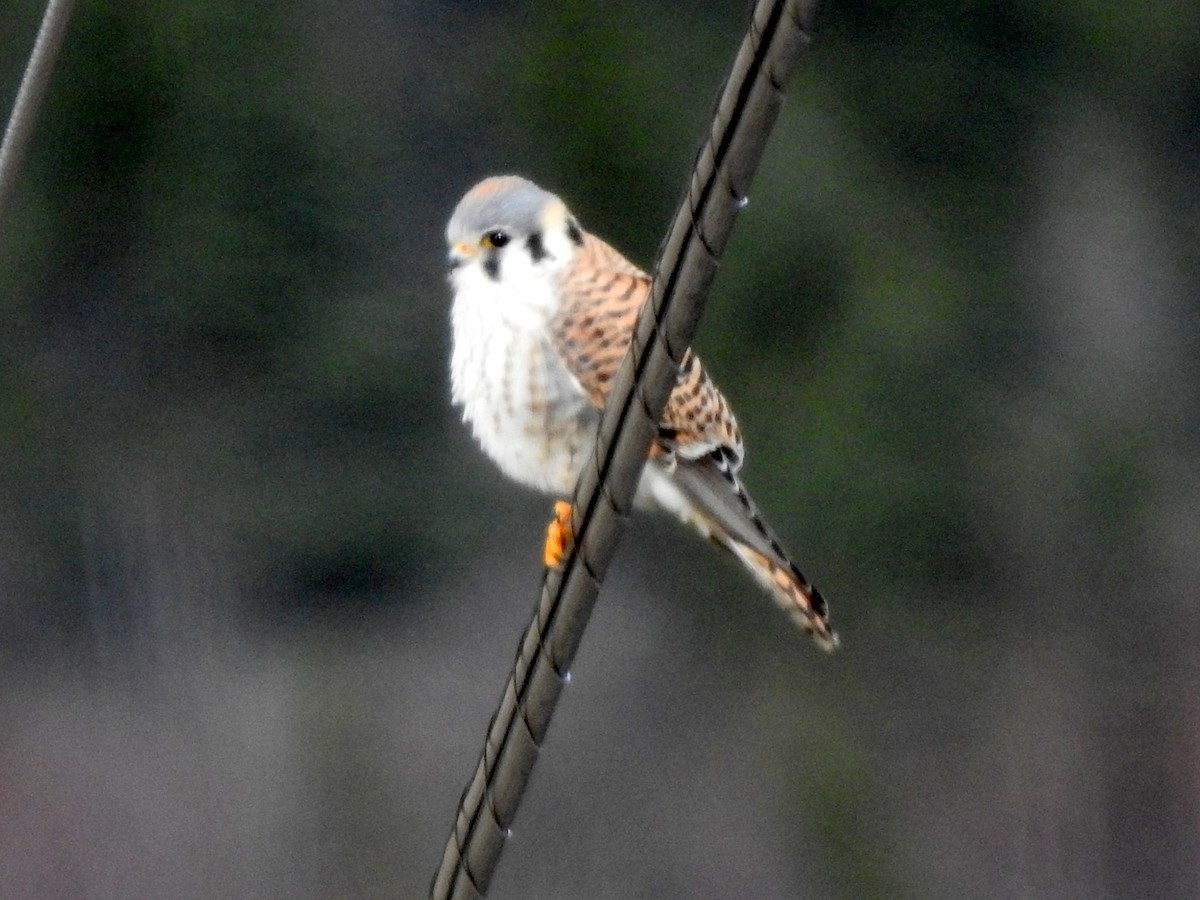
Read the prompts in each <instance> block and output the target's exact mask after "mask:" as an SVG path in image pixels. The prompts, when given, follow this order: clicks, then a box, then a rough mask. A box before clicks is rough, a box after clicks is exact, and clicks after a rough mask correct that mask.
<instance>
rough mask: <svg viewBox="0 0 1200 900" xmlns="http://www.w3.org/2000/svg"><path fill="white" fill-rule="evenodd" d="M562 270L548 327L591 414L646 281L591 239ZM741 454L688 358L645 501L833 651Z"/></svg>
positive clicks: (815, 597)
mask: <svg viewBox="0 0 1200 900" xmlns="http://www.w3.org/2000/svg"><path fill="white" fill-rule="evenodd" d="M579 252H580V253H581V254H584V257H585V259H586V263H587V264H586V265H574V266H570V267H568V269H567V271H566V274H565V275H564V276H563V282H562V289H563V294H564V296H563V305H562V308H561V310H560V311H559V312H558V314H557V315H556V316H555V318H554V321H553V322H552V328H551V331H552V334H553V341H554V345H555V349H556V350H557V351H558V355H559V357H560V358H561V359H562V361H563V363H564V365H565V366H566V369H567V371H568V372H569V373H570V374H571V376H572V377H573V378H575V379H576V380H577V381H578V382H579V385H580V387H581V389H582V390H583V392H584V394H586V395H587V397H588V399H589V400H590V401H591V402H592V404H594V405H595V406H596V407H597V408H601V407H603V406H604V402H605V401H606V400H607V399H608V394H609V391H610V390H611V387H612V381H613V379H614V378H615V377H616V374H617V369H618V368H619V367H620V365H621V359H622V357H624V356H625V352H626V351H627V350H628V348H629V341H630V338H631V336H632V334H633V331H634V329H635V328H636V326H637V317H638V314H639V313H640V312H641V309H642V305H643V304H644V303H645V302H646V298H647V297H649V296H650V277H649V276H648V275H647V274H646V273H645V272H643V271H642V270H641V269H638V268H637V267H636V266H634V265H633V264H632V263H630V262H629V261H628V260H626V259H625V258H624V257H623V256H621V254H620V253H618V252H617V251H616V250H614V249H613V248H612V247H610V246H609V245H608V244H606V243H604V241H602V240H600V239H599V238H597V237H594V236H593V235H586V236H585V238H584V245H583V247H581V248H580V250H579ZM743 456H744V450H743V445H742V436H741V432H740V430H739V429H738V425H737V420H736V419H735V418H734V416H733V411H732V410H731V409H730V408H729V403H728V402H727V401H726V400H725V398H724V397H723V396H722V395H721V392H720V391H718V390H717V388H716V385H714V384H713V383H712V380H711V379H710V378H709V377H708V373H707V372H705V371H704V366H703V365H701V363H700V360H699V358H698V357H697V356H696V355H695V354H694V353H692V351H691V349H688V350H687V351H686V352H685V353H684V357H683V360H682V361H681V363H680V369H679V375H678V377H677V378H676V381H675V387H674V388H673V389H672V390H671V395H670V397H669V398H668V399H667V405H666V407H665V409H664V410H663V413H662V418H661V419H660V421H659V427H658V437H657V438H656V440H655V444H654V446H653V447H652V448H651V457H652V459H651V462H650V464H649V466H648V467H647V472H648V474H649V483H650V485H651V490H652V493H654V494H655V495H656V499H658V501H659V502H660V504H661V505H662V506H664V508H666V509H669V510H671V511H673V512H675V513H676V514H677V515H679V516H680V517H681V518H683V519H684V520H685V521H686V522H689V523H690V524H692V525H693V526H695V527H696V528H698V529H699V530H700V531H701V532H702V533H703V534H705V535H707V536H708V537H711V538H712V539H713V540H715V541H716V542H717V543H718V544H720V545H721V546H723V547H725V548H726V549H728V550H729V551H731V552H732V553H733V554H734V555H735V556H736V557H737V558H738V559H739V560H740V561H741V562H742V564H743V565H745V566H746V568H747V569H749V571H750V572H751V574H752V575H753V576H754V577H755V579H756V580H757V581H758V582H759V583H760V584H761V585H763V587H765V588H766V589H767V591H769V592H770V593H771V595H772V596H773V597H774V598H775V600H776V602H777V603H779V605H780V606H782V607H783V608H784V609H785V610H786V611H787V612H788V613H789V615H790V616H791V617H792V618H793V620H794V621H796V622H797V624H799V625H800V626H801V627H802V628H803V629H804V630H805V631H808V632H810V633H811V634H812V635H813V636H814V637H815V638H816V640H817V642H818V643H819V644H821V645H822V646H823V647H826V648H832V647H835V646H836V645H837V636H836V635H835V634H834V633H833V631H832V629H831V628H830V626H829V616H828V609H827V607H826V603H825V600H824V599H823V598H822V596H821V594H820V592H819V591H818V590H817V589H816V588H815V587H813V586H812V584H810V583H809V581H808V580H807V579H806V578H805V577H804V576H803V575H802V574H801V573H800V570H799V569H798V568H797V567H796V565H795V564H794V563H793V562H792V561H791V559H790V558H789V557H788V555H787V553H786V552H785V551H784V550H783V548H782V547H781V546H780V544H779V541H778V539H777V538H776V537H775V534H774V532H773V531H772V530H771V529H770V527H769V526H768V525H767V524H766V522H765V521H764V520H763V518H762V516H761V515H760V513H759V512H758V508H757V507H756V506H755V505H754V502H753V501H752V500H751V499H750V495H749V494H748V493H747V492H746V489H745V487H744V486H743V485H742V482H741V479H740V478H739V477H738V470H739V469H740V468H741V465H742V459H743Z"/></svg>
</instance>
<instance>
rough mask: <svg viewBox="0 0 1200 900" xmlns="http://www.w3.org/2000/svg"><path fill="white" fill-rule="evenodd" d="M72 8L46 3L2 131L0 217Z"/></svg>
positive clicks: (67, 1) (65, 1)
mask: <svg viewBox="0 0 1200 900" xmlns="http://www.w3.org/2000/svg"><path fill="white" fill-rule="evenodd" d="M74 5H75V0H49V2H48V3H47V4H46V11H45V12H44V13H43V14H42V24H41V26H40V27H39V28H38V33H37V39H36V40H35V41H34V42H33V52H32V53H30V54H29V62H28V64H27V65H26V66H25V74H24V75H23V76H22V77H21V86H20V88H18V89H17V99H16V100H15V101H14V102H13V108H12V114H11V115H10V116H9V117H8V127H6V128H5V129H4V141H3V143H0V215H3V212H4V207H5V206H6V205H7V203H8V198H9V195H10V194H12V190H13V187H14V186H15V185H16V183H17V172H18V171H19V170H20V168H21V163H22V162H23V161H24V159H25V151H26V149H27V148H28V146H29V139H30V137H31V135H32V134H33V123H34V122H35V121H36V119H37V113H38V109H39V108H40V107H41V105H42V99H43V98H44V97H45V96H46V88H47V87H48V86H49V84H50V73H51V72H53V71H54V62H55V60H56V59H57V58H58V50H59V48H60V47H61V46H62V41H63V35H64V34H66V31H67V23H68V22H69V21H70V19H71V9H72V8H73V7H74Z"/></svg>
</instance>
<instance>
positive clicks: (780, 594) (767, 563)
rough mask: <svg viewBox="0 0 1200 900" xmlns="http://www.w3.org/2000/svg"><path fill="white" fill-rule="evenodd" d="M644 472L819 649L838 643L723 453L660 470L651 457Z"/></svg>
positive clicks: (668, 503) (660, 496) (666, 501)
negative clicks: (736, 560)
mask: <svg viewBox="0 0 1200 900" xmlns="http://www.w3.org/2000/svg"><path fill="white" fill-rule="evenodd" d="M646 472H647V473H648V474H649V475H650V482H651V483H650V485H649V487H650V488H651V491H652V493H653V495H654V497H655V499H656V500H657V502H658V503H659V505H660V506H662V507H663V508H665V509H667V510H670V511H672V512H674V513H675V514H676V515H678V516H679V517H680V518H681V519H682V520H683V521H685V522H687V523H689V524H691V525H693V526H694V527H695V528H696V529H697V530H698V531H700V532H701V534H704V535H705V536H707V537H709V538H711V539H712V540H713V541H714V542H716V543H717V544H718V545H719V546H721V547H724V548H725V549H726V550H729V551H730V552H731V553H733V555H734V556H736V557H737V558H738V559H739V560H740V561H741V562H742V564H743V565H744V566H745V567H746V568H747V569H748V570H749V571H750V573H751V574H752V575H753V576H754V579H755V580H756V581H757V582H758V583H759V584H760V585H762V586H763V587H764V588H765V589H766V590H767V591H768V592H769V593H770V594H771V596H772V597H774V598H775V602H776V603H778V604H779V605H780V606H781V607H782V608H783V609H784V611H785V612H787V614H788V615H789V616H790V617H791V619H792V621H793V622H795V623H796V624H797V625H799V626H800V627H801V628H802V629H803V630H804V631H806V632H808V633H809V634H811V635H812V636H813V639H814V640H815V641H816V642H817V644H818V645H819V646H820V647H821V648H822V649H825V650H833V649H835V648H836V647H837V646H838V637H837V634H836V633H834V631H833V628H832V627H831V626H830V624H829V607H828V605H827V604H826V603H825V598H824V597H822V596H821V592H820V591H818V590H817V589H816V588H815V587H814V586H813V585H812V583H811V582H809V580H808V579H807V578H805V577H804V575H803V574H801V572H800V570H799V569H798V568H796V565H795V564H794V563H793V562H792V561H791V559H790V558H789V557H788V555H787V553H785V552H784V550H783V547H782V546H780V543H779V540H778V539H777V538H776V537H775V534H774V532H773V531H772V530H771V529H770V527H769V526H768V525H767V523H766V522H765V521H763V518H762V515H761V514H760V513H759V511H758V507H757V506H755V504H754V501H753V500H751V499H750V495H749V494H748V493H747V492H746V488H745V487H744V486H743V485H742V481H741V479H740V478H739V477H738V474H737V469H736V464H735V463H734V462H733V461H732V460H731V459H730V458H729V457H728V456H727V455H726V454H724V453H723V452H722V451H719V450H718V451H715V452H713V453H712V454H710V455H709V456H707V457H706V458H704V459H700V460H694V461H689V460H679V459H677V460H675V461H674V463H672V464H671V465H670V466H669V468H662V469H659V468H657V467H656V463H654V462H651V464H650V465H649V466H647V467H646Z"/></svg>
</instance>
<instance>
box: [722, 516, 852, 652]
mask: <svg viewBox="0 0 1200 900" xmlns="http://www.w3.org/2000/svg"><path fill="white" fill-rule="evenodd" d="M713 537H714V538H715V539H716V540H717V542H718V543H720V544H721V545H722V546H723V547H725V548H726V549H728V550H730V551H731V552H732V553H733V555H734V556H736V557H737V558H738V559H740V560H741V561H742V564H743V565H744V566H745V567H746V568H747V569H748V570H749V571H750V574H751V575H753V576H754V579H755V580H756V581H757V582H758V583H759V584H761V585H762V586H763V587H764V588H766V590H767V592H768V593H770V595H771V596H772V597H773V598H774V599H775V602H776V603H778V604H779V606H780V607H782V608H783V611H784V612H786V613H787V614H788V616H789V617H790V618H791V620H792V621H793V622H795V623H796V624H797V625H798V626H799V627H800V628H802V629H804V631H805V632H807V633H808V634H811V635H812V636H813V640H815V641H816V642H817V646H819V647H820V648H821V649H822V650H834V649H836V648H837V646H838V636H837V633H836V632H835V631H834V630H833V628H832V627H831V626H830V624H829V607H828V606H827V605H826V603H825V598H824V597H822V596H821V592H820V591H819V590H817V589H816V588H815V587H814V586H813V585H812V584H811V583H810V582H809V581H808V579H806V578H805V577H804V576H803V575H802V574H801V573H800V570H799V569H797V568H796V566H795V565H794V564H792V563H791V561H790V560H788V559H787V557H786V556H783V557H782V558H783V560H784V561H785V562H786V563H787V565H786V566H782V565H779V564H778V563H776V562H774V561H773V560H771V559H770V558H769V557H768V556H767V555H766V554H763V553H760V552H759V551H758V550H755V549H754V548H753V547H751V546H749V545H748V544H743V543H742V542H741V541H739V540H737V539H736V538H733V537H731V536H730V535H728V534H720V533H719V532H714V533H713ZM774 549H776V550H777V551H778V544H776V545H775V548H774ZM775 555H777V556H782V553H781V552H779V553H777V554H775Z"/></svg>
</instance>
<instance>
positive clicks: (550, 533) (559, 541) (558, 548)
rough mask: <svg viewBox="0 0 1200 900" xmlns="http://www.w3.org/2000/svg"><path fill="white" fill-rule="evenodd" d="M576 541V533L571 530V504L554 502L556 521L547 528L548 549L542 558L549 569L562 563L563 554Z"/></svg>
mask: <svg viewBox="0 0 1200 900" xmlns="http://www.w3.org/2000/svg"><path fill="white" fill-rule="evenodd" d="M573 540H575V532H574V531H572V530H571V504H570V503H568V502H567V501H566V500H556V501H555V502H554V519H553V520H552V521H551V522H550V524H549V526H547V528H546V548H545V550H544V551H543V552H542V558H543V560H544V561H545V563H546V568H547V569H553V568H554V567H555V566H557V565H558V564H559V562H561V561H562V558H563V554H564V553H566V552H567V548H568V547H570V546H571V542H572V541H573Z"/></svg>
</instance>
